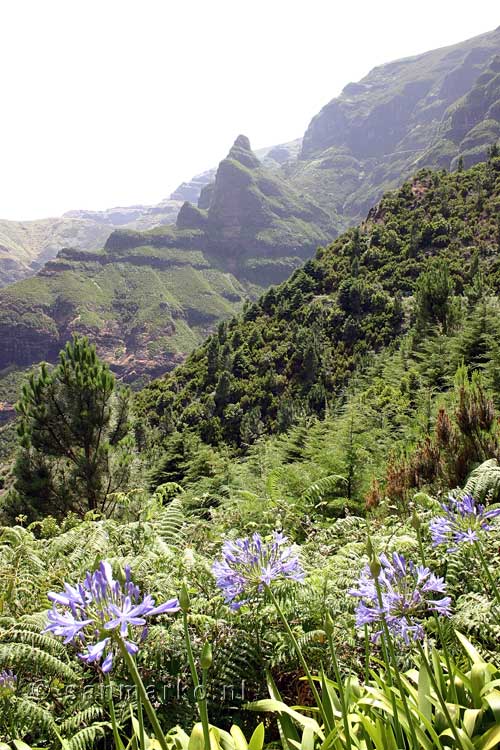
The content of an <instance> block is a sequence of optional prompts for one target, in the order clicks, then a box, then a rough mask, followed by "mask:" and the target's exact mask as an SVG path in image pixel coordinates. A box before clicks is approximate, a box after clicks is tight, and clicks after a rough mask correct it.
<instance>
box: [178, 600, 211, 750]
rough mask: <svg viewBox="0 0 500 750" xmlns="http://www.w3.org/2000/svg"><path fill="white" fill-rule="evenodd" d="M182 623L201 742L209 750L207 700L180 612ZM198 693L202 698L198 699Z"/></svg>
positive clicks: (183, 614) (185, 625)
mask: <svg viewBox="0 0 500 750" xmlns="http://www.w3.org/2000/svg"><path fill="white" fill-rule="evenodd" d="M182 622H183V625H184V639H185V641H186V650H187V655H188V661H189V668H190V670H191V678H192V680H193V685H194V690H195V697H196V702H197V704H198V711H199V713H200V720H201V725H202V727H203V742H204V744H205V750H210V724H209V721H208V709H207V698H206V692H205V685H204V684H202V685H200V680H199V678H198V671H197V669H196V664H195V662H194V656H193V649H192V646H191V638H190V636H189V627H188V618H187V612H186V611H185V610H183V611H182ZM200 692H201V694H202V697H200Z"/></svg>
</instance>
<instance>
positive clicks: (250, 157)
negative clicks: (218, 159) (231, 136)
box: [227, 135, 261, 169]
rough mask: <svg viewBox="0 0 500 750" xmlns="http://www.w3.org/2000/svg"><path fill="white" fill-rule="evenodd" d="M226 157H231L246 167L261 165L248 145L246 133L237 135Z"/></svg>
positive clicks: (255, 167) (251, 167) (253, 167)
mask: <svg viewBox="0 0 500 750" xmlns="http://www.w3.org/2000/svg"><path fill="white" fill-rule="evenodd" d="M227 158H228V159H233V160H234V161H238V162H239V163H240V164H243V166H244V167H247V168H248V169H257V168H258V167H260V166H261V164H260V161H259V160H258V159H257V157H256V156H255V154H254V152H253V151H252V148H251V146H250V141H249V139H248V138H247V136H246V135H239V136H238V137H237V139H236V140H235V142H234V143H233V145H232V147H231V150H230V152H229V154H228V155H227Z"/></svg>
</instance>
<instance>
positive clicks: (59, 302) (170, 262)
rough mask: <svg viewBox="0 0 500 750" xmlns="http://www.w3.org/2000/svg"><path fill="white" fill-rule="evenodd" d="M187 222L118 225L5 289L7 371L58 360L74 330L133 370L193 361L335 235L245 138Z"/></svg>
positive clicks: (2, 327)
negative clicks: (227, 322)
mask: <svg viewBox="0 0 500 750" xmlns="http://www.w3.org/2000/svg"><path fill="white" fill-rule="evenodd" d="M202 198H203V200H204V201H205V203H206V205H207V209H206V210H205V209H202V208H198V207H195V206H193V205H191V204H189V203H187V202H186V203H184V204H183V205H182V207H181V210H180V212H179V214H178V217H177V222H176V225H169V226H165V227H157V228H155V229H153V230H150V231H147V232H140V231H136V230H131V229H117V230H115V231H114V232H113V233H112V234H111V235H110V237H109V239H108V240H107V242H106V244H105V246H104V248H103V249H102V250H101V251H95V252H86V251H83V250H75V249H67V250H63V251H61V252H60V253H59V254H58V256H57V258H56V259H55V260H52V261H49V262H48V263H47V264H46V265H45V266H44V268H43V269H42V270H41V271H40V272H39V273H38V274H37V275H36V276H34V277H33V278H29V279H24V280H23V281H20V282H18V283H16V284H12V285H9V286H8V287H5V288H4V289H2V290H0V370H1V369H3V368H6V367H9V366H21V367H25V366H29V365H31V364H34V363H36V362H39V361H40V360H48V361H54V360H55V359H56V358H57V354H58V352H59V350H60V349H61V347H62V346H63V345H64V343H65V341H66V340H67V339H68V338H70V337H71V335H72V334H73V333H80V334H85V335H87V336H89V338H90V339H91V340H92V341H94V342H95V343H96V345H97V349H98V353H99V355H100V356H101V357H102V358H104V359H105V360H106V361H107V362H108V363H109V364H110V365H111V366H112V368H113V369H114V370H115V371H116V372H118V373H119V374H120V375H122V376H123V377H125V378H126V379H128V380H137V379H138V378H140V377H142V376H148V375H155V374H156V375H159V374H162V373H163V372H165V371H166V370H169V369H171V368H172V367H173V366H174V365H175V364H177V363H178V362H180V361H182V360H183V359H184V358H185V356H186V355H187V354H188V353H189V352H190V351H191V350H192V349H193V348H194V347H195V346H197V345H198V344H200V343H201V342H202V341H203V340H204V338H205V336H206V335H207V334H208V333H209V332H210V331H211V330H213V329H214V327H215V325H216V324H217V323H218V322H219V321H220V320H221V319H224V318H227V317H230V316H231V315H232V314H234V313H235V312H236V311H237V310H238V309H240V308H241V306H242V305H243V301H244V300H245V299H246V298H248V297H250V298H252V297H253V298H255V297H257V296H258V294H259V293H261V292H262V290H263V289H265V288H266V287H267V286H268V285H269V283H270V282H275V283H277V282H279V281H281V280H283V279H285V278H286V277H287V276H288V275H289V274H290V273H291V272H292V271H293V270H294V269H295V268H297V267H298V266H300V265H301V263H302V262H303V261H304V259H305V258H308V257H310V256H311V255H312V254H313V253H314V251H315V249H316V247H317V246H318V245H319V244H321V243H324V242H325V241H326V239H327V238H328V237H329V236H330V235H331V234H332V233H333V231H334V230H333V227H332V225H331V223H330V219H329V216H328V214H326V212H325V211H323V210H322V209H321V208H319V207H318V206H317V205H316V204H315V203H314V202H313V201H311V200H307V199H304V198H303V197H302V196H300V195H298V194H297V193H296V191H295V190H294V189H293V188H292V187H290V186H289V185H287V184H286V183H285V181H284V180H283V179H282V178H281V177H280V176H279V175H278V174H276V173H275V172H272V171H270V170H268V169H267V168H265V167H263V166H262V165H261V163H260V162H259V160H258V159H257V157H256V156H255V155H254V154H253V152H252V151H251V149H250V144H249V141H248V139H247V138H245V137H244V136H240V137H239V138H238V139H237V140H236V142H235V144H234V146H233V148H232V149H231V151H230V152H229V154H228V157H227V158H226V159H224V160H223V161H222V162H221V164H220V166H219V169H218V170H217V173H216V177H215V182H214V184H213V186H212V187H211V188H210V190H209V191H207V192H206V193H203V194H202Z"/></svg>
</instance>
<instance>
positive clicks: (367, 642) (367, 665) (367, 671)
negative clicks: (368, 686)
mask: <svg viewBox="0 0 500 750" xmlns="http://www.w3.org/2000/svg"><path fill="white" fill-rule="evenodd" d="M369 679H370V638H369V636H368V625H365V682H368V680H369Z"/></svg>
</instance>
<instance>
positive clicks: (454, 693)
mask: <svg viewBox="0 0 500 750" xmlns="http://www.w3.org/2000/svg"><path fill="white" fill-rule="evenodd" d="M416 531H417V539H418V549H419V551H420V561H421V563H422V565H423V566H424V568H426V567H427V563H426V558H425V552H424V545H423V544H422V534H421V533H420V527H417V529H416ZM434 621H435V623H436V629H437V632H438V636H439V642H440V644H441V648H442V650H443V653H444V659H445V662H446V669H447V670H448V677H449V678H450V690H451V696H452V698H453V702H454V703H458V695H457V686H456V685H455V679H454V677H453V671H452V669H451V661H450V655H449V653H448V649H447V648H446V643H445V640H444V632H443V628H442V627H441V620H440V619H439V615H438V614H437V613H436V614H435V615H434Z"/></svg>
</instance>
